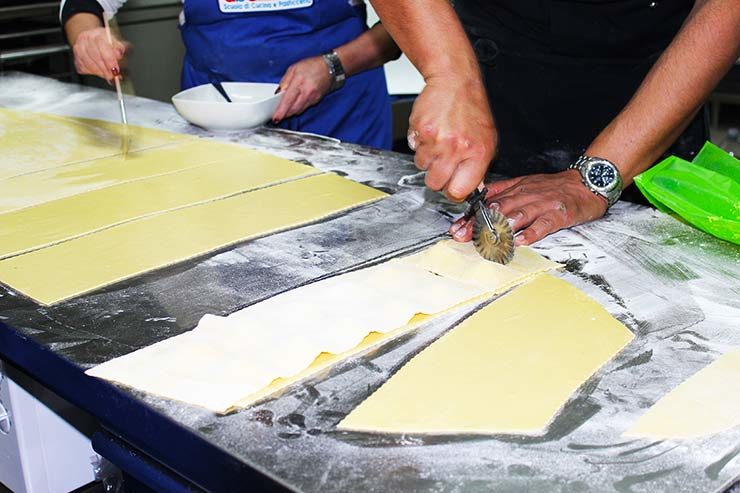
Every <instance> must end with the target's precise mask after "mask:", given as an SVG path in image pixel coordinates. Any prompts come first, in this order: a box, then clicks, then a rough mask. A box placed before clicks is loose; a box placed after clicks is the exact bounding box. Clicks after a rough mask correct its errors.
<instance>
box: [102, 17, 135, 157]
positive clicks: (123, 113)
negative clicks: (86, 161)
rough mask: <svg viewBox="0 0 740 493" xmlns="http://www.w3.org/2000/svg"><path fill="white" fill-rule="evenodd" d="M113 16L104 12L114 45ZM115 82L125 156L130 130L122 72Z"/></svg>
mask: <svg viewBox="0 0 740 493" xmlns="http://www.w3.org/2000/svg"><path fill="white" fill-rule="evenodd" d="M111 18H113V14H111V13H110V12H104V13H103V24H104V25H105V34H106V36H108V42H109V43H110V45H111V46H113V36H112V35H111V31H110V19H111ZM113 82H114V83H115V85H116V95H117V96H118V108H119V110H120V111H121V123H123V132H124V135H123V139H122V142H121V151H122V153H123V156H124V157H126V156H127V155H128V147H129V132H128V118H127V117H126V105H125V104H124V102H123V91H122V90H121V74H120V73H119V74H116V75H115V77H113Z"/></svg>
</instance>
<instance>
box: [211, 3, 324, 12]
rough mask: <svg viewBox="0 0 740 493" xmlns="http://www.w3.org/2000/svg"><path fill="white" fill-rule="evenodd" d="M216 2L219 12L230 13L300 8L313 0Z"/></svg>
mask: <svg viewBox="0 0 740 493" xmlns="http://www.w3.org/2000/svg"><path fill="white" fill-rule="evenodd" d="M218 4H219V9H220V10H221V12H223V13H225V14H230V13H243V12H269V11H272V10H291V9H302V8H304V7H310V6H311V5H313V0H218Z"/></svg>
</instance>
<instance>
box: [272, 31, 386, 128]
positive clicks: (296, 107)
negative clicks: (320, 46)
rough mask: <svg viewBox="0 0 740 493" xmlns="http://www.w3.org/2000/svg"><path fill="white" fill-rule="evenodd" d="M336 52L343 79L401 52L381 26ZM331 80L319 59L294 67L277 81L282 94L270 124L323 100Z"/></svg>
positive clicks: (309, 60)
mask: <svg viewBox="0 0 740 493" xmlns="http://www.w3.org/2000/svg"><path fill="white" fill-rule="evenodd" d="M334 51H336V53H337V55H338V56H339V60H340V61H341V62H342V67H343V68H344V72H345V74H346V75H347V77H350V76H352V75H354V74H358V73H360V72H364V71H366V70H370V69H373V68H376V67H380V66H381V65H383V64H385V63H386V62H389V61H391V60H395V59H397V58H398V57H400V56H401V51H400V50H399V49H398V46H396V43H394V42H393V38H391V37H390V35H389V34H388V32H387V31H386V30H385V28H384V27H383V25H382V24H381V23H377V24H375V25H374V26H373V27H372V28H371V29H368V30H367V31H365V32H363V33H362V34H360V35H359V36H358V37H356V38H355V39H353V40H352V41H350V42H349V43H346V44H343V45H342V46H339V47H338V48H336V49H335V50H334ZM330 87H331V79H330V76H329V70H328V67H327V66H326V62H324V59H323V58H322V57H320V56H316V57H311V58H306V59H304V60H301V61H299V62H296V63H294V64H293V65H291V66H290V67H288V70H286V72H285V75H284V76H283V78H282V79H281V80H280V90H281V91H282V92H284V93H285V95H284V96H283V99H282V100H281V101H280V105H278V107H277V108H276V109H275V113H274V114H273V122H274V123H277V122H279V121H280V120H282V119H284V118H288V117H291V116H293V115H297V114H300V113H303V111H305V110H306V108H308V107H310V106H313V105H314V104H316V103H318V102H319V101H321V99H322V98H323V97H324V96H326V94H327V93H328V92H329V89H330Z"/></svg>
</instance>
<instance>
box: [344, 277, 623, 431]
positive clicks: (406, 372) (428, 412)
mask: <svg viewBox="0 0 740 493" xmlns="http://www.w3.org/2000/svg"><path fill="white" fill-rule="evenodd" d="M632 338H633V335H632V333H631V332H630V331H629V330H628V329H627V328H626V327H625V326H623V325H622V324H621V323H619V322H618V321H617V320H616V319H614V318H613V317H612V316H611V315H609V313H608V312H606V310H604V309H603V308H602V307H601V306H600V305H599V304H598V303H596V302H595V301H593V300H592V299H591V298H589V297H588V296H586V294H585V293H583V292H581V291H580V290H578V289H577V288H575V287H573V286H572V285H570V284H569V283H568V282H566V281H564V280H562V279H558V278H556V277H553V276H550V275H547V274H542V275H539V276H537V277H535V278H534V279H532V280H531V281H529V282H527V283H525V284H522V285H520V286H518V287H516V288H515V289H513V290H512V291H510V292H509V293H508V294H505V295H503V296H502V297H501V298H499V299H497V300H495V301H494V302H492V303H491V304H489V305H487V306H486V307H484V308H482V309H481V310H480V311H478V312H477V313H475V314H473V315H471V316H470V317H469V318H468V319H466V320H464V321H463V322H462V323H460V325H458V326H457V327H455V328H454V329H452V330H451V331H450V332H448V333H447V334H445V335H444V336H442V337H441V338H440V339H439V340H437V341H436V342H434V343H433V344H432V345H431V346H429V347H428V348H426V349H425V350H424V351H422V352H421V353H420V354H419V355H417V356H416V357H414V358H413V359H412V360H411V361H410V362H408V363H407V364H406V365H405V366H404V367H402V368H401V369H400V370H399V371H398V372H397V373H396V374H395V375H394V376H392V377H391V378H390V380H389V381H388V382H386V383H385V384H384V385H383V386H381V387H380V388H379V389H378V390H377V391H376V392H375V393H373V394H372V395H371V396H370V397H368V398H367V399H366V400H365V401H364V402H362V403H361V404H360V405H359V406H358V407H357V408H355V410H354V411H352V412H351V413H350V414H349V415H348V416H347V417H346V418H345V419H344V420H343V421H342V422H341V423H340V424H339V426H338V427H339V428H340V429H343V430H355V431H366V432H383V433H419V434H460V433H473V434H526V435H541V434H543V433H545V431H546V429H547V426H548V425H549V423H550V422H551V421H552V419H553V418H554V417H555V415H556V414H557V413H558V411H559V410H560V409H561V408H562V407H563V405H564V404H565V403H566V402H567V401H568V400H569V399H570V398H571V396H572V395H573V393H574V392H575V391H576V390H577V389H578V388H579V387H580V386H581V385H582V384H583V383H584V382H585V381H586V380H587V379H588V378H589V377H590V376H591V375H592V374H593V373H594V372H595V371H597V370H598V369H599V368H600V367H601V366H602V365H604V364H605V363H606V362H608V361H609V360H610V359H611V358H612V357H613V356H614V355H616V354H617V353H618V352H619V351H620V350H621V349H623V348H624V347H625V346H626V345H627V344H628V343H629V342H630V341H631V340H632Z"/></svg>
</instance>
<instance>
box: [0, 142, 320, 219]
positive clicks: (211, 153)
mask: <svg viewBox="0 0 740 493" xmlns="http://www.w3.org/2000/svg"><path fill="white" fill-rule="evenodd" d="M147 131H148V130H147ZM4 145H5V143H4V142H3V144H1V145H0V149H4ZM36 152H38V153H39V155H43V151H36ZM217 163H219V164H221V165H223V166H228V165H232V166H234V167H236V166H238V165H239V164H240V163H241V164H243V165H244V166H245V169H244V170H240V171H239V175H240V176H241V179H244V178H245V177H247V176H248V173H249V172H251V173H252V174H253V175H254V177H255V178H254V181H255V183H258V184H260V183H262V184H263V183H267V182H269V181H270V180H272V181H280V180H282V179H285V178H286V177H288V176H300V175H305V174H308V173H309V172H310V171H315V168H312V167H310V166H306V165H303V164H299V163H295V162H292V161H288V160H286V159H283V158H279V157H276V156H271V155H269V154H265V153H262V152H258V151H254V150H251V149H247V148H245V147H242V146H238V145H235V144H228V143H222V142H216V141H211V140H206V139H188V140H187V141H183V142H178V143H176V144H171V145H167V146H161V147H157V148H153V149H146V150H142V151H135V152H131V153H130V154H129V155H128V157H127V158H126V159H125V160H123V159H121V157H120V156H115V157H105V158H99V159H91V160H86V161H83V162H78V163H76V164H71V165H67V166H61V167H55V168H51V169H47V170H44V171H39V172H37V173H31V174H25V175H21V176H16V177H13V178H8V179H6V180H0V214H3V213H8V212H13V211H17V210H19V209H24V208H28V207H33V206H36V205H40V204H44V203H46V202H51V201H54V200H59V199H63V198H67V197H71V196H74V195H77V194H81V193H86V192H91V191H95V190H102V189H106V188H108V187H113V186H116V185H122V184H126V183H132V182H137V181H140V180H147V179H151V178H156V177H162V179H161V180H159V183H163V182H164V181H167V180H169V179H172V180H173V187H176V186H178V185H179V186H182V185H183V178H182V177H179V178H175V177H172V178H167V176H168V175H172V174H173V173H179V172H184V171H187V170H191V169H192V168H198V167H202V166H205V165H212V164H217ZM5 164H6V163H5V159H4V158H3V157H0V168H2V167H4V166H5ZM193 173H194V174H193V176H194V177H197V175H204V174H207V173H208V172H207V171H206V170H201V171H195V172H193ZM214 173H217V171H214ZM273 174H274V177H271V175H273ZM235 179H236V180H239V179H240V178H239V177H235ZM189 186H190V188H191V191H192V190H194V189H195V187H197V186H198V184H197V183H192V184H190V185H189ZM208 186H209V185H206V187H208ZM136 187H137V185H132V186H131V187H129V189H130V190H134V191H135V190H136ZM131 193H135V192H131ZM143 193H144V191H143V190H142V192H141V194H142V195H143ZM101 195H102V194H101ZM216 196H218V195H216Z"/></svg>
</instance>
